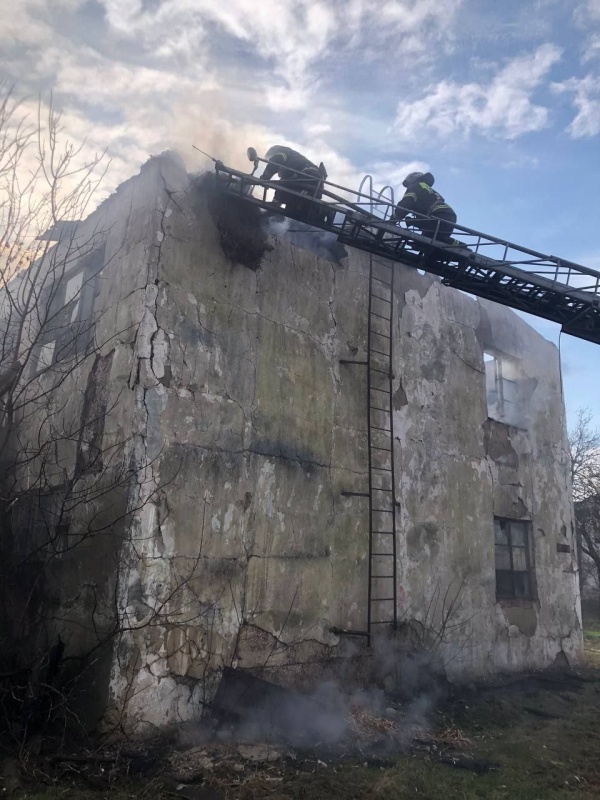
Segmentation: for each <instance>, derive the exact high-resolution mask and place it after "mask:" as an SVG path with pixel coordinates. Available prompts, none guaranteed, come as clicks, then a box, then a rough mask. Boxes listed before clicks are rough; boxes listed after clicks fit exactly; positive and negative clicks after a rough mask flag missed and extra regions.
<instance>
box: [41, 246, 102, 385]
mask: <svg viewBox="0 0 600 800" xmlns="http://www.w3.org/2000/svg"><path fill="white" fill-rule="evenodd" d="M103 262H104V246H102V247H101V248H98V249H97V250H94V251H93V252H91V253H89V254H87V255H86V256H84V257H82V258H80V259H79V260H78V261H77V262H76V263H75V264H74V266H73V267H71V268H70V269H69V270H68V271H66V272H65V273H64V274H63V275H62V276H61V280H60V282H59V283H58V285H56V284H55V285H54V286H53V287H52V294H53V296H52V298H51V300H49V301H48V305H47V311H45V312H44V313H45V316H46V320H45V322H44V326H43V329H42V331H41V333H40V336H39V340H38V350H37V359H36V365H35V371H36V372H42V371H44V370H45V369H48V368H49V367H51V366H52V365H53V364H56V363H57V362H62V361H65V360H66V359H68V358H72V357H73V356H76V355H80V354H83V353H85V352H86V350H87V348H88V346H89V344H90V341H91V339H92V336H93V319H92V317H93V308H94V298H95V295H96V287H97V277H98V274H99V273H100V270H101V269H102V266H103Z"/></svg>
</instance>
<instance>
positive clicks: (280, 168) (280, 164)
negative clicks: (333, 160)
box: [261, 145, 319, 181]
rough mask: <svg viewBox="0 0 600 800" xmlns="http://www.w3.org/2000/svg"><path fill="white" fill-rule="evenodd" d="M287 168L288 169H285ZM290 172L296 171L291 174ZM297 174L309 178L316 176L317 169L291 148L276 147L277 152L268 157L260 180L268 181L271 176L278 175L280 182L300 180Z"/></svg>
mask: <svg viewBox="0 0 600 800" xmlns="http://www.w3.org/2000/svg"><path fill="white" fill-rule="evenodd" d="M286 167H289V168H290V169H286ZM292 170H296V171H295V172H293V171H292ZM299 173H304V174H308V175H310V176H311V177H312V176H314V175H315V174H316V175H317V176H318V174H319V168H318V167H317V166H316V165H315V164H313V163H312V161H309V160H308V158H306V156H303V155H302V153H298V152H297V151H296V150H292V148H291V147H285V146H284V145H281V147H279V146H277V152H276V153H274V154H273V155H272V156H270V157H269V163H268V164H267V166H266V167H265V171H264V172H263V174H262V176H261V177H262V179H263V180H265V181H270V180H271V178H272V177H273V175H276V174H277V175H279V177H280V178H281V179H282V180H290V179H292V180H293V179H295V178H300V179H301V178H302V175H301V174H299Z"/></svg>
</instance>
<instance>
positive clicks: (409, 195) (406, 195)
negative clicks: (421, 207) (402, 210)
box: [402, 192, 417, 200]
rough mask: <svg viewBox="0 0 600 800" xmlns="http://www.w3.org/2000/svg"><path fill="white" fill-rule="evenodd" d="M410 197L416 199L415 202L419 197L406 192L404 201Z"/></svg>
mask: <svg viewBox="0 0 600 800" xmlns="http://www.w3.org/2000/svg"><path fill="white" fill-rule="evenodd" d="M409 197H414V199H415V200H416V199H417V195H416V194H415V193H414V192H406V194H405V195H404V197H403V198H402V199H403V200H407V199H408V198H409Z"/></svg>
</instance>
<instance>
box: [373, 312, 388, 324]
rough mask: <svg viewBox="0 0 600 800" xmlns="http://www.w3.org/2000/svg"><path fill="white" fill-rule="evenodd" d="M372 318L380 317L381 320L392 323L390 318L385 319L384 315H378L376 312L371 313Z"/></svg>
mask: <svg viewBox="0 0 600 800" xmlns="http://www.w3.org/2000/svg"><path fill="white" fill-rule="evenodd" d="M371 316H372V317H379V319H384V320H385V321H386V322H391V321H392V320H391V318H390V317H384V316H383V314H378V313H377V312H376V311H371Z"/></svg>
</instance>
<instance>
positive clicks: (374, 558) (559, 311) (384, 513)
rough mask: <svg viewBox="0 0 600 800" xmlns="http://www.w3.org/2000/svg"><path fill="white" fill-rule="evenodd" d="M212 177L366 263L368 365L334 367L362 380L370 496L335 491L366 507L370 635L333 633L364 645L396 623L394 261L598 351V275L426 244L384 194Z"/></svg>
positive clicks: (459, 231) (468, 246) (521, 255)
mask: <svg viewBox="0 0 600 800" xmlns="http://www.w3.org/2000/svg"><path fill="white" fill-rule="evenodd" d="M248 155H249V157H250V158H251V160H253V161H254V162H255V163H254V170H256V167H257V165H258V162H259V161H262V159H258V158H257V156H256V152H255V151H253V150H252V148H250V149H249V151H248ZM213 160H214V159H213ZM215 168H216V173H217V184H218V187H219V189H220V190H221V191H222V192H224V193H226V194H229V195H231V196H233V197H236V198H241V199H243V200H244V201H245V202H247V203H250V204H252V205H255V206H258V207H260V208H262V209H264V210H265V211H267V212H268V213H270V214H274V213H275V214H277V215H284V216H286V217H289V218H291V219H295V220H297V221H300V222H304V223H308V224H309V225H311V226H314V227H316V228H320V229H322V230H325V231H329V232H330V233H332V234H335V236H336V237H337V239H338V241H339V242H341V243H343V244H345V245H348V246H350V247H355V248H357V249H358V250H363V251H365V252H368V253H369V254H370V260H369V294H368V320H367V323H368V326H367V355H366V359H365V360H352V359H342V360H341V361H340V364H342V365H344V366H345V368H348V369H353V368H354V367H363V368H365V369H366V375H367V430H366V433H367V444H368V448H367V450H368V472H367V476H368V489H367V491H353V490H347V491H344V492H342V494H343V495H345V496H346V497H365V498H368V501H369V556H368V570H369V572H368V602H367V629H366V630H365V631H358V630H352V631H341V630H339V629H332V630H336V631H337V632H338V633H348V634H352V635H362V636H366V637H367V639H368V640H370V638H371V636H372V634H373V631H374V626H376V625H392V626H395V625H396V623H397V581H396V573H397V559H396V506H397V503H396V495H395V486H396V482H395V476H394V423H393V404H392V383H393V377H394V376H393V372H392V364H393V335H392V333H393V308H394V305H393V295H394V273H395V270H394V268H393V263H392V262H398V263H401V264H404V265H407V266H410V267H415V268H417V269H420V270H423V271H425V272H430V273H433V274H435V275H438V276H440V277H441V279H442V283H444V284H445V285H447V286H452V287H454V288H456V289H461V290H463V291H465V292H469V293H471V294H474V295H477V296H479V297H483V298H486V299H488V300H493V301H495V302H497V303H501V304H503V305H506V306H511V307H512V308H516V309H519V310H521V311H526V312H528V313H530V314H535V315H536V316H539V317H544V318H545V319H549V320H552V321H553V322H557V323H559V324H560V325H561V328H562V330H563V331H564V332H565V333H569V334H571V335H572V336H577V337H579V338H581V339H586V340H588V341H590V342H595V343H596V344H600V272H596V271H595V270H593V269H589V268H587V267H584V266H581V265H580V264H575V263H573V262H571V261H565V260H564V259H561V258H557V257H555V256H548V255H544V254H543V253H538V252H536V251H534V250H531V249H528V248H525V247H521V246H520V245H516V244H513V243H511V242H508V241H505V240H503V239H499V238H497V237H494V236H489V235H487V234H484V233H480V232H479V231H475V230H472V229H471V228H466V227H464V226H462V225H458V224H457V225H456V226H455V235H457V236H460V241H458V242H457V241H456V240H455V242H456V243H453V244H448V243H446V242H442V241H439V240H438V238H437V230H436V232H435V234H434V236H433V238H431V239H429V238H427V237H424V236H421V235H419V234H417V233H415V232H414V231H412V230H410V229H409V228H407V227H400V226H399V225H398V224H395V223H392V222H390V219H391V217H392V214H393V210H394V203H393V195H392V197H391V198H388V197H385V196H384V191H382V192H380V193H379V194H378V195H377V196H376V197H374V196H373V194H372V193H371V194H370V195H365V194H363V193H362V192H361V191H360V190H359V192H353V191H352V190H350V189H346V188H345V187H342V186H339V185H337V184H334V183H331V182H329V181H327V180H322V181H321V184H320V187H319V195H321V197H319V198H316V197H307V196H306V195H304V194H299V193H298V192H295V191H293V190H292V189H290V188H286V189H282V188H281V184H279V185H278V182H277V181H263V180H261V179H260V178H256V177H254V172H253V173H252V174H248V173H244V172H240V171H238V170H235V169H232V168H230V167H226V166H225V165H224V164H222V163H221V162H220V161H215ZM288 186H289V184H288ZM361 188H362V185H361ZM388 188H389V187H386V189H388ZM272 190H278V192H279V195H280V196H281V194H282V192H283V193H284V194H286V195H288V196H289V198H290V201H291V202H290V203H286V208H283V209H282V208H279V207H278V208H276V209H275V208H274V206H273V203H272V202H271V200H270V194H269V193H270V192H271V191H272ZM351 197H356V200H354V199H349V198H351ZM298 200H300V201H301V202H300V203H299V202H298ZM375 209H377V213H375ZM415 216H418V215H415Z"/></svg>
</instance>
